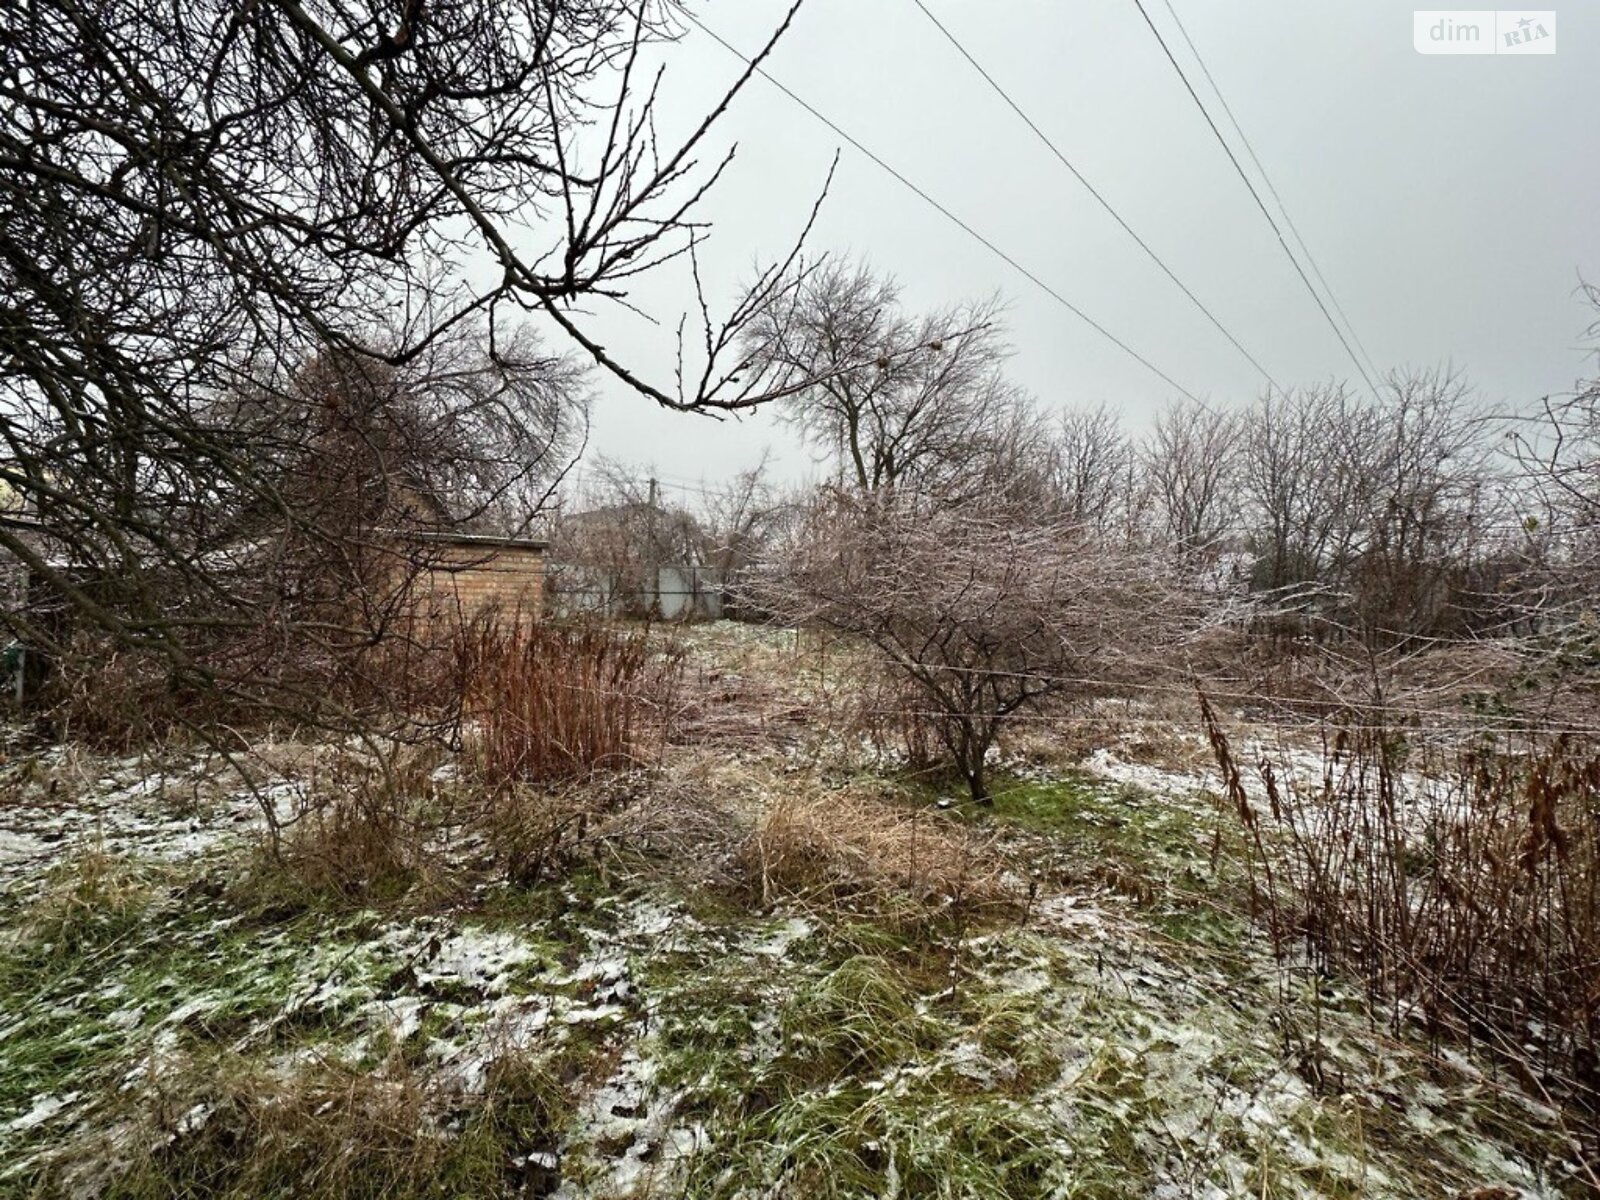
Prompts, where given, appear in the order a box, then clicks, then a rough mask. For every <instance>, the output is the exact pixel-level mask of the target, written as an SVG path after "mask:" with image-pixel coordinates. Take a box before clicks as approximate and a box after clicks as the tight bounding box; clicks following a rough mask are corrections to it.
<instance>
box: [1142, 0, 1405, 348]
mask: <svg viewBox="0 0 1600 1200" xmlns="http://www.w3.org/2000/svg"><path fill="white" fill-rule="evenodd" d="M1161 3H1162V4H1163V5H1165V6H1166V9H1167V12H1168V13H1170V14H1171V15H1172V23H1173V24H1174V25H1176V26H1177V27H1178V32H1179V33H1181V34H1182V35H1183V40H1184V44H1185V45H1187V46H1188V47H1189V52H1190V53H1191V54H1193V55H1194V60H1195V62H1197V63H1199V64H1200V71H1201V73H1202V74H1203V75H1205V77H1206V82H1207V83H1208V84H1210V85H1211V90H1212V91H1213V92H1215V93H1216V96H1217V101H1218V103H1220V104H1221V105H1222V111H1223V114H1224V115H1225V116H1226V117H1227V118H1228V124H1229V125H1230V126H1231V127H1232V129H1233V131H1234V133H1236V134H1238V135H1239V141H1240V143H1241V144H1242V145H1243V146H1244V151H1245V153H1246V154H1248V155H1249V156H1250V162H1251V164H1252V165H1253V166H1254V167H1255V169H1256V171H1257V172H1258V173H1259V174H1260V175H1261V181H1262V182H1263V183H1265V184H1266V185H1267V192H1268V194H1269V195H1271V197H1272V201H1273V203H1274V204H1276V205H1277V206H1278V211H1279V212H1281V213H1282V214H1283V222H1284V224H1285V225H1287V226H1288V227H1289V232H1290V234H1292V235H1293V237H1294V242H1295V245H1297V246H1299V247H1300V253H1302V254H1304V255H1305V256H1306V262H1308V263H1310V264H1311V273H1312V274H1313V275H1315V276H1316V277H1317V282H1318V283H1320V284H1321V285H1322V290H1323V291H1324V292H1326V293H1327V294H1328V299H1329V301H1331V302H1332V304H1333V311H1334V312H1336V313H1338V314H1339V319H1340V320H1341V321H1343V322H1344V327H1345V329H1346V330H1347V331H1348V332H1349V334H1350V340H1351V341H1353V342H1355V344H1356V349H1357V350H1359V351H1361V357H1362V359H1363V361H1365V362H1366V364H1367V366H1368V367H1369V368H1371V370H1372V373H1373V374H1374V375H1380V374H1382V372H1380V371H1379V370H1378V368H1377V366H1376V364H1374V363H1373V361H1372V355H1370V354H1368V353H1367V348H1366V346H1365V345H1363V344H1362V341H1361V335H1360V334H1358V333H1357V332H1356V327H1355V324H1354V323H1353V322H1352V321H1351V320H1350V315H1349V314H1348V313H1346V312H1345V311H1344V305H1342V304H1340V303H1339V297H1338V295H1337V294H1336V293H1335V292H1334V290H1333V288H1332V287H1331V286H1330V285H1329V283H1328V280H1327V278H1326V276H1324V275H1323V273H1322V268H1321V267H1319V266H1318V265H1317V260H1316V257H1315V256H1314V255H1313V254H1312V253H1311V247H1309V246H1307V245H1306V240H1305V238H1303V237H1301V236H1300V230H1299V228H1298V227H1297V226H1296V225H1295V223H1294V218H1293V217H1292V216H1290V215H1289V206H1288V205H1287V204H1285V203H1284V202H1283V197H1282V196H1280V195H1278V189H1277V188H1276V187H1274V186H1273V183H1272V176H1271V175H1268V174H1267V168H1266V167H1264V166H1262V164H1261V159H1260V157H1259V156H1257V154H1256V149H1255V147H1254V146H1253V145H1251V144H1250V139H1249V138H1248V137H1246V136H1245V132H1244V127H1243V126H1241V125H1240V124H1239V119H1238V118H1237V117H1235V116H1234V115H1233V108H1232V106H1230V105H1229V104H1228V98H1227V97H1226V96H1224V95H1223V94H1222V89H1221V88H1220V87H1218V86H1217V81H1216V79H1214V78H1213V77H1212V74H1211V68H1209V67H1208V66H1206V60H1205V58H1204V57H1203V56H1202V55H1201V53H1200V48H1199V47H1198V46H1196V45H1195V44H1194V39H1193V38H1191V37H1190V36H1189V30H1188V29H1187V28H1186V27H1185V26H1184V23H1183V20H1182V18H1180V17H1179V16H1178V12H1177V10H1176V9H1174V8H1173V7H1172V0H1161Z"/></svg>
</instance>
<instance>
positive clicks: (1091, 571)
mask: <svg viewBox="0 0 1600 1200" xmlns="http://www.w3.org/2000/svg"><path fill="white" fill-rule="evenodd" d="M751 590H752V591H753V592H754V594H755V599H756V602H757V603H759V604H760V605H761V606H762V607H764V608H765V609H767V610H768V611H770V612H772V613H774V614H776V615H777V616H778V617H779V619H781V620H783V621H785V622H787V623H792V624H794V625H798V626H811V627H817V628H822V629H827V630H831V631H834V632H836V633H840V634H844V635H847V636H848V637H850V638H851V639H859V640H860V641H863V642H865V643H866V644H868V645H869V646H871V647H872V648H873V650H874V651H875V652H876V653H877V654H878V655H880V656H881V658H882V664H883V668H884V669H885V670H887V671H890V672H892V673H894V674H896V675H897V676H899V677H900V678H901V679H903V680H904V681H905V682H906V683H907V684H908V685H909V688H908V695H909V696H910V697H911V699H910V701H909V703H910V704H912V705H915V708H913V709H912V710H911V711H912V713H913V714H915V715H920V716H923V717H925V718H927V719H928V720H929V721H930V722H931V723H932V724H933V727H934V729H935V730H936V732H937V735H938V737H939V739H940V740H941V742H942V743H943V746H944V748H945V749H946V750H947V751H948V752H949V755H950V758H951V761H952V763H953V765H954V766H955V768H956V769H957V770H958V771H959V772H960V775H961V777H962V778H963V779H964V780H965V781H966V784H967V788H968V790H969V792H970V794H971V797H972V799H973V800H974V801H976V802H978V803H987V802H988V801H989V799H990V791H989V784H988V779H987V774H986V763H987V759H988V756H989V752H990V750H991V748H992V747H993V746H994V745H995V742H996V738H997V737H998V736H999V734H1000V733H1001V731H1002V730H1003V729H1004V728H1005V727H1006V725H1007V723H1008V722H1011V721H1014V720H1015V719H1017V718H1018V717H1019V716H1021V715H1023V714H1026V713H1029V712H1038V711H1039V710H1040V709H1041V708H1042V707H1043V706H1045V705H1047V704H1048V703H1049V702H1051V701H1053V700H1061V699H1068V698H1072V697H1080V698H1081V697H1087V696H1092V695H1094V694H1096V692H1097V691H1100V690H1102V689H1105V688H1109V687H1114V686H1115V685H1116V683H1117V682H1118V681H1121V680H1127V679H1130V678H1133V677H1135V676H1137V677H1138V678H1139V679H1141V680H1143V681H1145V682H1148V681H1149V680H1150V679H1152V678H1158V677H1160V676H1161V675H1163V674H1164V673H1166V672H1168V671H1170V670H1171V669H1172V668H1173V667H1176V666H1181V663H1182V658H1183V647H1184V645H1185V643H1186V641H1187V639H1188V638H1190V637H1191V636H1193V635H1194V634H1196V633H1197V632H1198V631H1199V630H1200V628H1201V627H1202V626H1203V625H1204V623H1205V621H1206V619H1207V618H1206V617H1205V609H1204V608H1203V606H1202V605H1200V604H1199V603H1198V602H1197V601H1196V599H1195V598H1194V597H1193V596H1192V595H1190V594H1188V593H1186V592H1185V591H1184V589H1182V588H1181V587H1180V586H1179V585H1178V584H1176V583H1175V582H1174V576H1173V574H1172V573H1170V572H1169V571H1168V570H1167V569H1166V566H1165V564H1164V563H1163V562H1162V560H1161V559H1160V558H1159V557H1158V556H1156V555H1153V554H1149V553H1144V554H1132V553H1129V552H1127V551H1125V550H1123V549H1120V548H1117V547H1114V546H1111V545H1108V544H1106V543H1105V542H1103V541H1100V540H1099V539H1097V538H1096V537H1095V536H1094V534H1093V533H1092V532H1091V531H1090V530H1088V529H1086V528H1084V527H1083V526H1081V525H1077V524H1075V523H1073V522H1070V521H1065V520H1061V519H1056V518H1043V519H1040V518H1033V519H1030V518H1029V517H1028V516H1027V514H1025V513H1022V512H1019V511H1017V510H1016V509H1014V508H1009V507H1006V506H999V507H993V506H984V505H977V504H967V505H951V504H949V503H948V502H947V501H945V500H944V499H943V498H937V499H928V498H924V497H918V496H915V495H913V494H911V493H908V492H896V493H895V494H894V495H893V496H885V495H875V496H865V497H863V496H861V495H859V494H856V493H835V494H830V495H825V496H823V497H821V498H819V499H818V500H817V502H816V503H815V505H814V506H813V507H812V509H811V510H810V511H809V512H808V514H807V516H806V519H805V520H804V521H803V522H802V523H801V524H800V525H799V526H798V527H797V528H796V530H795V531H794V534H793V536H792V537H791V538H790V539H788V540H787V542H786V544H785V545H784V546H783V547H782V550H781V552H779V553H776V554H774V556H773V557H772V559H770V560H769V561H768V562H767V563H765V564H763V566H762V569H761V570H760V571H759V572H757V573H756V574H755V576H754V577H753V579H752V588H751Z"/></svg>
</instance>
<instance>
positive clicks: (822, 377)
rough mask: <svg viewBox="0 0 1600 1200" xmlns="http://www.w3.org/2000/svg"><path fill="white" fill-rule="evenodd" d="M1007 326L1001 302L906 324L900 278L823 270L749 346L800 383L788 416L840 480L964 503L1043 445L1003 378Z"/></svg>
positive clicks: (774, 307)
mask: <svg viewBox="0 0 1600 1200" xmlns="http://www.w3.org/2000/svg"><path fill="white" fill-rule="evenodd" d="M998 319H999V310H998V306H997V304H996V303H995V302H992V301H990V302H984V303H977V304H963V305H957V306H955V307H952V308H949V309H944V310H941V311H938V312H933V313H927V314H924V315H922V316H913V315H910V314H907V313H906V312H904V311H903V309H902V307H901V304H900V289H899V285H898V284H897V283H896V282H895V281H894V280H893V279H892V278H889V277H887V276H881V275H878V274H876V273H875V272H874V271H873V270H872V268H871V267H870V266H868V265H867V264H866V263H863V262H856V261H849V260H843V259H841V260H824V261H823V262H822V263H820V264H814V265H811V266H809V267H807V268H804V269H802V270H800V271H798V272H797V273H796V276H795V283H794V286H792V287H786V288H782V289H779V290H777V291H776V292H775V294H774V298H773V301H772V302H771V303H769V304H767V305H766V306H765V307H763V308H762V310H761V311H760V313H759V314H758V317H757V319H756V321H755V322H754V323H753V324H752V326H751V328H750V330H749V333H748V335H747V338H746V345H747V347H748V350H749V353H750V355H751V358H752V360H753V361H754V362H756V363H758V364H760V365H761V366H762V367H764V368H765V369H766V370H767V371H768V372H769V373H770V374H771V376H772V377H773V379H774V380H775V381H781V382H782V383H783V384H784V385H785V386H787V385H788V384H789V382H790V381H794V382H795V383H796V385H797V386H796V390H795V392H794V395H793V397H792V399H791V400H790V401H789V402H788V405H787V408H786V411H787V414H788V416H789V418H790V420H791V421H792V422H793V423H794V425H795V426H796V427H797V428H798V429H799V430H800V431H801V432H802V434H804V436H805V437H806V438H807V439H808V440H810V441H812V442H813V443H815V444H817V445H820V446H822V447H824V448H825V449H826V450H827V451H828V452H829V453H831V454H832V455H834V457H835V458H836V460H837V462H838V466H839V471H840V478H841V479H842V480H845V481H848V482H849V484H850V485H851V486H853V487H855V488H857V489H859V490H861V491H864V492H866V491H877V490H880V489H888V488H895V487H905V488H910V489H913V490H916V491H920V492H923V493H924V494H933V493H942V494H945V495H947V496H952V498H960V496H963V495H969V494H972V493H973V492H974V491H978V490H985V489H987V488H990V487H993V486H995V484H996V482H997V481H1004V480H1006V479H1008V478H1010V477H1011V475H1012V474H1013V471H1012V470H1011V468H1012V467H1013V466H1014V465H1015V464H1016V463H1017V462H1018V461H1019V459H1020V458H1023V457H1026V455H1027V454H1028V453H1031V451H1032V448H1033V447H1035V446H1037V445H1038V432H1039V422H1038V421H1037V419H1036V418H1035V417H1034V415H1033V414H1032V412H1031V411H1030V406H1029V405H1028V403H1027V401H1026V398H1025V396H1024V395H1023V393H1021V392H1020V391H1019V390H1018V389H1016V388H1015V387H1013V386H1012V385H1011V384H1009V383H1008V382H1007V381H1006V380H1005V378H1004V376H1003V375H1002V374H1001V372H1000V367H1001V366H1002V364H1003V363H1004V361H1005V359H1006V357H1007V356H1008V354H1009V351H1008V349H1007V347H1006V346H1005V344H1004V343H1003V341H1002V340H1001V335H1000V329H999V324H998ZM805 381H809V382H805Z"/></svg>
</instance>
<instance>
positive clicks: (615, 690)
mask: <svg viewBox="0 0 1600 1200" xmlns="http://www.w3.org/2000/svg"><path fill="white" fill-rule="evenodd" d="M459 652H460V655H461V659H462V671H461V675H462V678H463V680H464V683H463V690H462V696H463V702H462V716H463V720H464V725H465V728H466V730H467V740H468V744H469V746H470V747H471V750H472V753H473V757H474V759H475V763H476V766H477V767H478V769H479V771H480V772H481V773H482V775H483V777H484V778H485V779H486V780H488V781H489V782H490V783H491V784H492V785H494V786H495V787H504V786H507V785H510V784H513V783H518V782H532V783H543V782H554V781H559V780H569V779H574V778H581V777H584V776H587V775H590V774H592V773H593V772H595V771H597V770H604V769H608V768H618V767H624V766H628V765H630V764H631V763H633V762H635V761H636V759H637V750H638V739H639V737H640V735H641V733H642V731H643V728H644V727H645V726H646V725H647V724H648V722H649V720H650V718H652V717H655V716H657V715H659V714H661V713H663V712H664V711H665V710H666V709H667V707H668V704H667V701H668V700H669V698H670V693H671V688H672V684H673V681H674V680H675V678H676V662H675V660H673V659H672V658H671V657H670V656H662V655H661V654H659V653H657V652H656V651H655V650H653V649H652V648H651V646H650V644H649V640H648V636H647V634H646V632H645V631H644V630H643V629H634V630H627V631H624V630H621V629H619V628H617V627H615V626H611V625H604V624H554V623H542V622H531V621H524V620H483V621H480V622H477V623H475V624H474V625H472V626H469V627H468V628H467V629H465V630H464V631H463V633H462V635H461V642H460V651H459Z"/></svg>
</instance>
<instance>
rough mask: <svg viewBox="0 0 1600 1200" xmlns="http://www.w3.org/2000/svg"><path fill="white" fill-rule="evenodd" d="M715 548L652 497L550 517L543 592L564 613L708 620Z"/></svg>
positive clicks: (687, 518) (682, 515)
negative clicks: (553, 526)
mask: <svg viewBox="0 0 1600 1200" xmlns="http://www.w3.org/2000/svg"><path fill="white" fill-rule="evenodd" d="M714 551H715V546H714V543H713V540H712V538H711V537H710V536H709V535H708V534H707V533H706V532H705V530H704V529H703V528H702V527H701V525H700V523H699V522H698V521H696V520H695V518H694V517H693V516H692V515H690V514H689V513H687V512H684V511H683V510H682V509H677V508H669V507H667V506H665V505H663V504H660V503H658V502H657V501H656V500H655V499H654V498H652V499H650V500H634V501H626V502H624V503H620V504H611V505H606V506H604V507H601V508H593V509H588V510H586V511H583V512H577V513H570V514H567V515H564V516H563V517H561V519H560V520H559V521H558V522H557V526H556V535H555V539H554V547H553V549H552V561H551V563H550V568H549V573H550V582H551V587H550V591H551V593H552V596H553V599H554V603H555V604H556V605H558V606H559V608H560V609H561V610H563V611H566V612H589V613H601V614H604V615H607V616H625V617H654V618H660V619H663V620H669V621H670V620H715V619H716V618H718V617H720V616H722V610H723V596H722V589H723V578H722V572H721V571H720V569H718V568H717V567H716V566H715V565H714Z"/></svg>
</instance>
